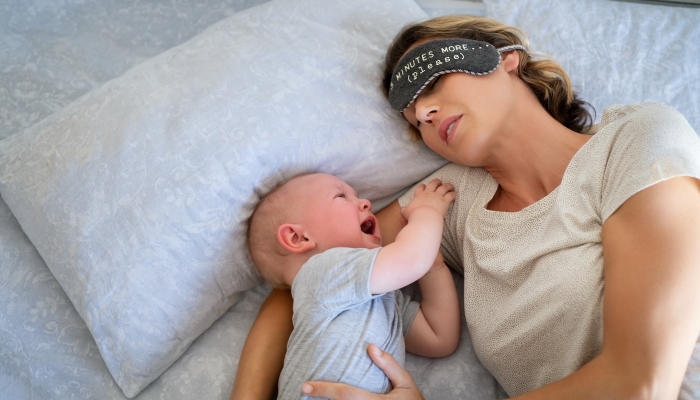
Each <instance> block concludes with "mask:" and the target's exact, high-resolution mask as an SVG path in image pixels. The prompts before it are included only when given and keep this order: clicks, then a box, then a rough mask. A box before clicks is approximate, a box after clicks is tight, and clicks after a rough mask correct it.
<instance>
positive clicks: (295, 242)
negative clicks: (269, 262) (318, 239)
mask: <svg viewBox="0 0 700 400" xmlns="http://www.w3.org/2000/svg"><path fill="white" fill-rule="evenodd" d="M277 241H279V242H280V244H281V245H282V247H284V248H285V249H287V250H288V251H290V252H292V253H303V252H305V251H307V250H311V249H313V248H315V247H316V243H315V242H314V241H313V240H311V239H310V238H308V237H306V235H305V234H304V231H303V229H302V227H301V225H299V224H283V225H280V227H279V228H277Z"/></svg>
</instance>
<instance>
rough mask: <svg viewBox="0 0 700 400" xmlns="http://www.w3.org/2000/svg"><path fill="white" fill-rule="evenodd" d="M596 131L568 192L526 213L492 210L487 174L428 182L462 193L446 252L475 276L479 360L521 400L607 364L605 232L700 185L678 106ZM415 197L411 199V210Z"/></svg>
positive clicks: (445, 173)
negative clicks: (622, 218) (611, 220)
mask: <svg viewBox="0 0 700 400" xmlns="http://www.w3.org/2000/svg"><path fill="white" fill-rule="evenodd" d="M593 131H594V132H596V133H595V134H594V136H593V137H592V138H591V139H590V140H589V141H588V142H587V143H586V144H585V145H584V146H583V147H582V148H581V149H580V150H579V151H578V152H577V153H576V155H575V156H574V157H573V159H572V160H571V162H570V164H569V166H568V168H567V169H566V172H565V174H564V177H563V180H562V182H561V184H560V186H559V187H557V188H556V189H555V190H554V191H552V192H551V193H550V194H548V195H547V196H546V197H544V198H543V199H541V200H539V201H538V202H536V203H534V204H532V205H530V206H528V207H526V208H525V209H523V210H521V211H519V212H497V211H489V210H487V209H486V204H487V203H488V202H489V201H490V200H491V198H492V197H493V195H494V193H495V191H496V189H497V187H498V184H497V182H496V181H495V180H494V179H493V178H492V177H491V175H489V174H488V173H487V172H486V171H484V170H483V169H481V168H470V167H464V166H459V165H455V164H449V165H447V166H445V167H443V168H442V169H440V170H438V171H437V172H435V173H434V174H433V175H431V176H430V177H428V178H426V181H428V180H430V179H432V178H434V177H437V178H440V179H441V180H442V181H443V182H450V183H452V184H453V185H454V186H455V190H456V192H457V200H456V201H455V203H454V204H453V205H452V206H451V207H450V211H449V212H448V214H447V216H446V223H445V232H444V233H443V242H442V251H443V254H444V256H445V260H446V262H447V264H448V265H450V266H452V267H454V268H456V269H458V270H460V271H463V272H464V310H465V315H466V319H467V326H468V328H469V332H470V334H471V337H472V341H473V344H474V349H475V351H476V354H477V356H478V357H479V359H480V360H481V362H482V363H483V364H484V366H485V367H486V368H487V369H488V370H489V371H490V372H491V373H492V374H493V375H494V376H495V377H496V379H497V380H498V381H499V383H500V384H501V385H502V386H503V388H504V389H505V390H506V392H507V393H508V394H509V395H511V396H515V395H518V394H521V393H524V392H527V391H530V390H532V389H536V388H538V387H541V386H543V385H546V384H548V383H550V382H553V381H556V380H558V379H560V378H563V377H565V376H567V375H569V374H571V373H572V372H574V371H576V370H578V369H579V368H580V367H581V366H582V365H583V364H585V363H586V362H588V361H590V360H591V359H592V358H594V357H595V356H596V355H598V354H599V352H600V350H601V345H602V328H603V319H602V311H603V285H604V282H603V249H602V243H601V229H602V225H603V222H605V220H606V219H607V218H608V217H609V216H610V215H611V214H612V213H614V212H615V210H616V209H617V208H618V207H619V206H620V205H621V204H622V203H623V202H625V201H626V200H627V199H628V198H630V197H631V196H632V195H634V194H635V193H637V192H639V191H640V190H642V189H644V188H646V187H648V186H650V185H653V184H655V183H657V182H660V181H662V180H665V179H668V178H672V177H675V176H683V175H689V176H694V177H696V178H700V139H699V138H698V136H697V134H696V133H695V131H694V130H693V129H692V128H691V127H690V125H689V124H688V122H687V121H686V120H685V118H683V116H681V115H680V114H679V113H678V112H676V111H675V110H673V109H671V108H670V107H667V106H664V105H662V104H658V103H644V104H639V105H633V106H625V107H623V106H613V107H610V108H608V109H606V110H605V112H604V113H603V116H602V121H601V123H600V124H598V125H596V126H595V127H594V129H593ZM412 196H413V191H412V190H409V191H408V192H407V193H406V194H405V195H404V196H402V197H401V199H400V203H401V205H402V206H404V205H406V204H407V203H408V201H409V200H410V199H411V197H412ZM694 358H696V357H694Z"/></svg>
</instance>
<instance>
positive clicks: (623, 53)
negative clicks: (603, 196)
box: [483, 0, 700, 132]
mask: <svg viewBox="0 0 700 400" xmlns="http://www.w3.org/2000/svg"><path fill="white" fill-rule="evenodd" d="M483 1H484V3H485V5H486V15H487V16H489V17H491V18H495V19H497V20H499V21H502V22H504V23H506V24H509V25H515V26H517V27H519V28H521V29H522V30H523V31H524V32H525V34H527V35H528V37H529V38H530V43H531V50H533V51H537V52H541V53H545V54H549V55H552V56H554V57H555V58H556V59H557V60H558V61H559V62H561V63H562V65H563V66H564V69H565V70H566V71H567V72H568V73H569V76H570V77H571V80H572V82H573V84H574V87H575V89H576V90H577V92H578V93H579V94H580V95H581V97H582V98H583V99H584V100H586V101H588V102H589V103H591V104H592V105H593V106H594V107H595V108H596V112H597V115H598V117H600V116H601V114H602V111H603V109H604V108H606V107H608V106H610V105H612V104H632V103H639V102H643V101H659V102H662V103H666V104H668V105H670V106H672V107H674V108H676V109H677V110H678V111H680V112H681V113H682V114H683V115H684V116H685V117H686V118H687V119H688V121H689V122H690V124H691V125H692V126H693V128H694V129H695V131H696V132H700V68H699V67H698V60H699V58H698V55H699V54H700V8H683V7H669V6H660V5H649V4H636V3H627V2H618V1H609V0H589V1H578V0H483Z"/></svg>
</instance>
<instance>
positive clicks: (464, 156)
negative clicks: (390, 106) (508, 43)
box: [403, 55, 517, 166]
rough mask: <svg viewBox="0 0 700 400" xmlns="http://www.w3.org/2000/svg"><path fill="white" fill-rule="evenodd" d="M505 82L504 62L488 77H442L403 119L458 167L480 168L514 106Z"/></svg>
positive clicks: (507, 80)
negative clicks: (459, 165)
mask: <svg viewBox="0 0 700 400" xmlns="http://www.w3.org/2000/svg"><path fill="white" fill-rule="evenodd" d="M516 56H517V55H516ZM516 66H517V64H516ZM511 84H512V77H511V76H510V75H509V74H508V66H507V65H506V63H504V62H502V63H501V64H500V65H499V66H498V68H497V69H496V71H494V72H492V73H490V74H488V75H480V76H475V75H470V74H467V73H462V72H455V73H449V74H444V75H441V76H439V77H437V78H435V79H433V81H432V82H431V83H430V84H428V86H427V87H426V88H425V89H423V91H422V92H421V93H420V94H419V95H418V97H417V98H416V99H415V101H414V102H413V103H412V104H411V105H410V106H409V107H408V108H407V109H406V110H404V112H403V115H404V117H405V118H406V119H407V120H408V122H409V123H410V124H411V125H413V126H414V127H416V128H417V129H418V131H419V132H420V134H421V137H422V138H423V141H425V143H426V144H427V145H428V147H430V148H431V149H432V150H433V151H435V152H436V153H438V154H439V155H441V156H443V157H444V158H446V159H447V160H450V161H452V162H455V163H458V164H462V165H468V166H483V165H485V163H487V162H488V158H489V156H490V155H491V154H492V151H493V150H494V149H495V148H496V147H497V143H498V136H499V135H498V134H499V132H501V131H502V130H503V129H505V126H506V125H507V124H508V116H509V114H510V112H511V110H512V109H513V106H514V105H515V104H514V103H515V100H514V97H515V96H514V95H513V93H512V91H511V88H510V86H509V85H511Z"/></svg>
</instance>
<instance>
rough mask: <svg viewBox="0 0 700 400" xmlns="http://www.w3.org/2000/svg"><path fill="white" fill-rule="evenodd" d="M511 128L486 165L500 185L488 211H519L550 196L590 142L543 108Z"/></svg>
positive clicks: (588, 137) (531, 110)
mask: <svg viewBox="0 0 700 400" xmlns="http://www.w3.org/2000/svg"><path fill="white" fill-rule="evenodd" d="M514 117H516V116H514ZM518 121H523V122H520V123H518ZM510 128H511V129H510V131H511V134H510V135H508V136H504V140H503V141H502V142H501V143H500V144H499V149H498V151H497V152H494V154H496V156H494V157H493V159H492V160H489V162H488V164H487V165H484V169H486V171H488V172H489V173H490V174H491V175H492V176H493V177H494V179H496V181H497V182H498V185H499V187H498V189H497V190H496V193H495V194H494V197H493V198H492V199H491V201H490V202H489V203H488V205H487V209H489V210H494V211H506V212H515V211H520V210H522V209H523V208H525V207H527V206H529V205H531V204H533V203H535V202H537V201H539V200H540V199H542V198H544V197H545V196H547V195H548V194H549V193H551V192H552V191H553V190H554V189H556V188H557V187H558V186H559V184H561V181H562V178H563V177H564V172H565V171H566V168H567V167H568V165H569V163H570V162H571V159H572V158H573V157H574V155H575V154H576V153H577V152H578V150H579V149H580V148H581V147H582V146H583V145H584V144H585V143H586V142H587V141H588V139H590V136H589V135H582V134H578V133H576V132H574V131H572V130H570V129H568V128H566V127H564V126H563V125H561V124H560V123H559V122H557V121H556V120H555V119H554V118H552V117H551V116H550V115H549V114H548V113H547V112H546V111H545V110H544V109H542V108H541V107H534V108H531V109H530V110H529V111H527V110H526V113H525V115H524V116H522V118H517V117H516V118H513V124H512V125H511V126H510Z"/></svg>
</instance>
